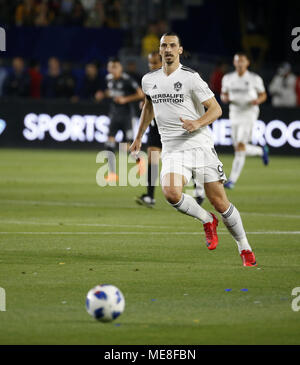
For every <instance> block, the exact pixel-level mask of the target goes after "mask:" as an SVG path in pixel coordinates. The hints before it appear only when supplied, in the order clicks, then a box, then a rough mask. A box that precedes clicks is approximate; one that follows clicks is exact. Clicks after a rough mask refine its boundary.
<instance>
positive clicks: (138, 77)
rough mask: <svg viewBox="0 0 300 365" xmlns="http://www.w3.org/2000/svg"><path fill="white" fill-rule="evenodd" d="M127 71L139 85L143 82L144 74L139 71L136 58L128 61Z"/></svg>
mask: <svg viewBox="0 0 300 365" xmlns="http://www.w3.org/2000/svg"><path fill="white" fill-rule="evenodd" d="M125 72H126V73H127V74H128V75H129V76H131V77H132V78H133V79H134V80H135V81H136V82H137V83H138V84H139V85H140V84H141V81H142V77H143V75H141V74H139V73H138V71H137V66H136V62H135V61H134V60H129V61H128V62H127V63H126V67H125Z"/></svg>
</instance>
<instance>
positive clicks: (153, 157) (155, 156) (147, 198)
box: [136, 146, 161, 208]
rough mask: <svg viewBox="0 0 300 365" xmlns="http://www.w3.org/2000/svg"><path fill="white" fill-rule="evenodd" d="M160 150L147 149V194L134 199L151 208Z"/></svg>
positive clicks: (153, 201)
mask: <svg viewBox="0 0 300 365" xmlns="http://www.w3.org/2000/svg"><path fill="white" fill-rule="evenodd" d="M160 153H161V148H159V147H154V146H149V147H148V148H147V155H148V166H147V183H148V184H147V192H146V193H145V194H142V195H141V196H139V197H137V198H136V202H137V203H138V204H140V205H145V206H147V207H149V208H152V207H153V206H154V204H155V199H154V192H155V184H156V181H157V178H158V174H159V159H160Z"/></svg>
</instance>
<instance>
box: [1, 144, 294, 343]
mask: <svg viewBox="0 0 300 365" xmlns="http://www.w3.org/2000/svg"><path fill="white" fill-rule="evenodd" d="M96 154H97V151H58V150H56V151H55V150H21V149H2V150H1V152H0V156H1V158H0V204H1V211H0V214H1V220H0V287H2V288H4V289H5V291H6V311H0V329H1V330H0V344H108V345H118V344H127V345H130V344H145V345H151V344H160V345H169V344H181V345H183V344H189V345H193V344H196V345H202V344H220V345H224V344H228V345H229V344H300V311H298V312H296V311H293V310H292V307H291V304H292V300H293V297H292V295H291V292H292V289H293V288H294V287H300V265H299V264H300V254H299V252H300V251H299V244H300V234H299V233H300V232H299V231H300V209H299V207H300V184H299V181H300V163H299V158H296V157H294V158H293V157H272V156H271V163H270V166H268V167H264V166H263V165H262V162H261V160H260V159H259V158H248V159H247V161H246V165H245V168H244V171H243V173H242V176H241V178H240V180H239V182H238V184H237V186H236V188H235V189H234V190H233V191H229V193H228V195H229V198H230V200H231V201H232V202H233V203H234V204H235V205H236V206H237V208H238V209H239V210H240V212H241V215H242V218H243V222H244V226H245V229H246V231H247V232H248V238H249V241H250V243H251V245H252V247H253V249H254V251H255V254H256V258H257V262H258V267H257V268H244V267H243V266H242V263H241V259H240V257H239V255H238V251H237V247H236V244H235V242H234V241H233V239H232V238H231V236H230V235H229V234H228V233H227V231H226V229H225V227H224V225H223V223H222V222H220V225H219V246H218V248H217V249H216V250H215V251H212V252H210V251H208V250H207V248H206V246H205V243H204V233H203V227H202V225H201V224H200V223H199V222H198V221H196V220H194V219H192V218H191V217H188V216H184V215H182V214H180V213H178V212H176V211H175V210H173V209H172V208H171V207H170V206H169V205H168V204H167V203H166V202H165V201H164V198H163V196H162V193H161V190H160V187H158V189H157V194H156V198H157V204H156V206H155V208H154V209H148V208H146V207H140V206H138V205H136V203H135V202H134V198H135V196H137V195H138V194H141V193H142V192H143V191H144V188H143V187H136V188H134V187H105V188H100V187H99V186H98V185H97V184H96V172H97V170H98V168H99V167H100V165H98V164H96ZM220 159H221V160H222V161H223V163H224V168H225V172H226V173H227V175H229V172H230V168H231V161H232V156H231V155H220ZM204 207H205V208H206V209H209V210H211V207H210V205H209V203H208V201H205V202H204ZM99 283H111V284H114V285H116V286H117V287H119V288H120V289H121V291H122V292H123V293H124V295H125V299H126V308H125V312H124V313H123V315H122V316H121V317H119V318H118V319H117V320H116V321H115V322H112V323H108V324H102V323H99V322H97V321H95V320H94V319H93V318H91V317H90V316H89V315H88V314H87V312H86V310H85V296H86V294H87V292H88V290H89V289H90V288H92V287H93V286H95V285H97V284H99ZM225 289H232V290H231V291H226V290H225ZM241 289H248V291H241Z"/></svg>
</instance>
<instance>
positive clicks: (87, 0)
mask: <svg viewBox="0 0 300 365" xmlns="http://www.w3.org/2000/svg"><path fill="white" fill-rule="evenodd" d="M80 2H81V5H82V6H83V9H84V11H85V12H87V13H88V12H90V11H92V10H93V9H94V8H95V5H96V0H80Z"/></svg>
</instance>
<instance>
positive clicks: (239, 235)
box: [204, 181, 256, 266]
mask: <svg viewBox="0 0 300 365" xmlns="http://www.w3.org/2000/svg"><path fill="white" fill-rule="evenodd" d="M204 186H205V192H206V196H207V198H208V199H209V201H210V203H211V204H212V205H213V206H214V208H215V209H216V211H217V212H219V213H220V214H221V215H222V220H223V223H224V225H225V226H226V227H227V229H228V231H229V232H230V234H231V235H232V237H233V238H234V240H235V241H236V243H237V246H238V250H239V253H240V255H241V258H242V260H243V264H244V266H255V265H256V261H255V256H254V253H253V252H252V248H251V246H250V245H249V242H248V239H247V236H246V232H245V229H244V227H243V223H242V219H241V216H240V213H239V211H238V210H237V208H236V207H235V206H234V205H233V204H232V203H230V201H229V200H228V198H227V196H226V193H225V190H224V187H223V183H222V181H214V182H208V183H205V185H204Z"/></svg>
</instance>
